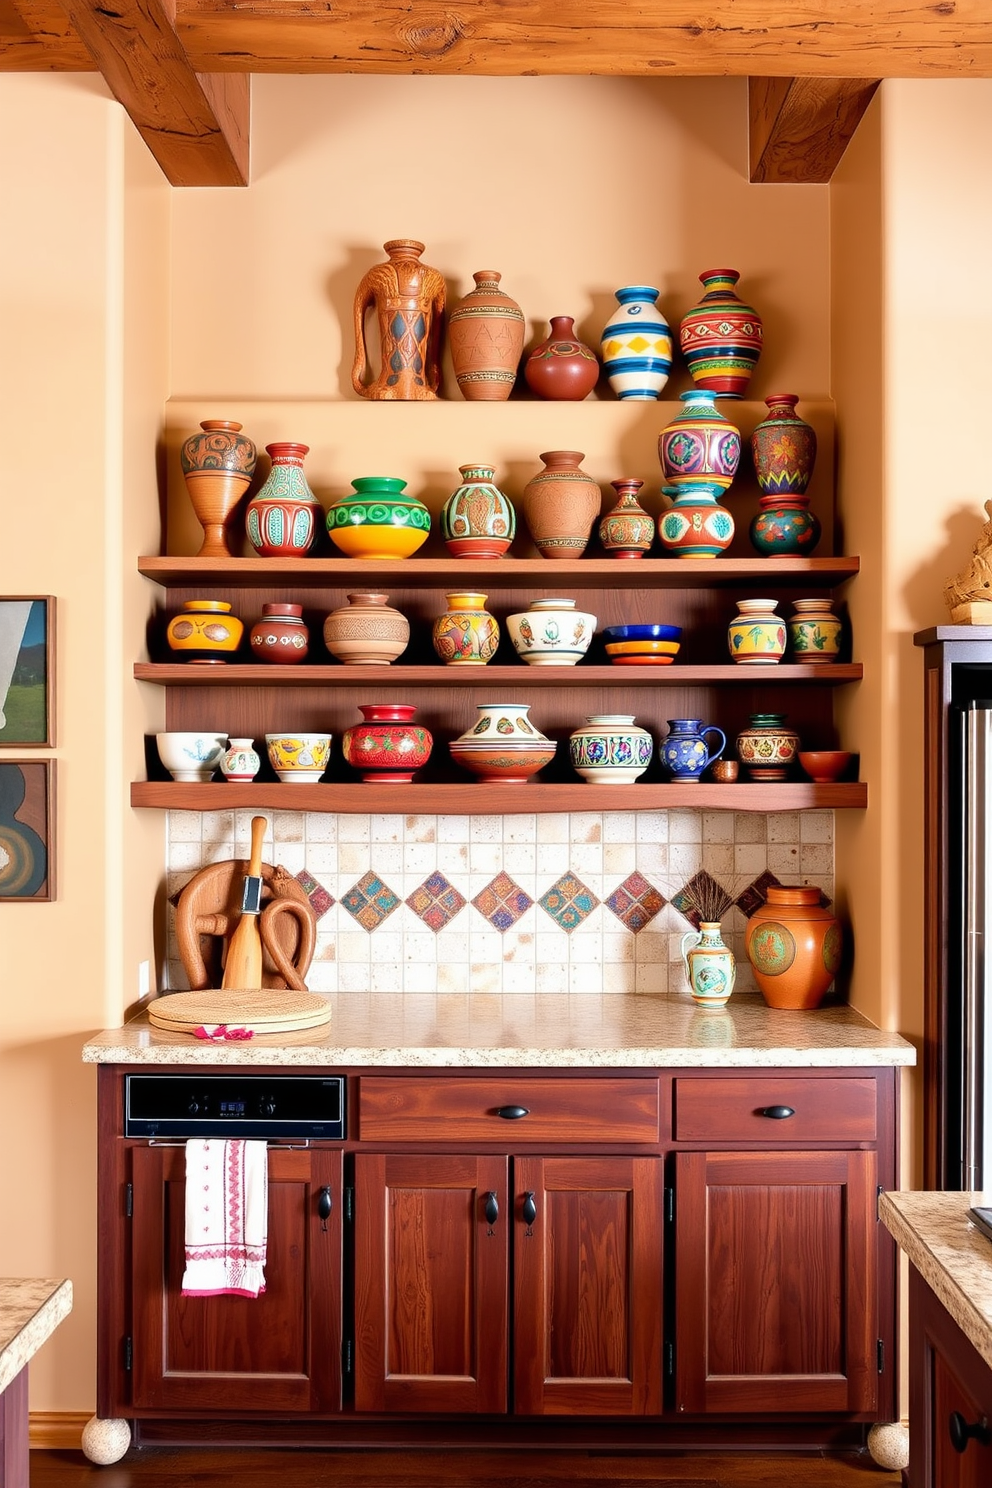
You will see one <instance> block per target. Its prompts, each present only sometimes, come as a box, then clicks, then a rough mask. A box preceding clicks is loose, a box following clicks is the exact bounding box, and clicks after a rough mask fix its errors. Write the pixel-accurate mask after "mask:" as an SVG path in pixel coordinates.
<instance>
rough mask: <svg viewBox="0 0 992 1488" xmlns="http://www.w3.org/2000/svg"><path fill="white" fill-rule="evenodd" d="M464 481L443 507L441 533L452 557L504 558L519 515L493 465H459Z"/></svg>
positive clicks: (514, 533)
mask: <svg viewBox="0 0 992 1488" xmlns="http://www.w3.org/2000/svg"><path fill="white" fill-rule="evenodd" d="M458 469H459V471H460V473H461V477H462V483H461V485H460V486H459V487H458V489H457V490H455V491H452V493H451V495H450V496H449V497H448V499H447V501H446V502H445V503H444V506H443V507H442V508H441V536H442V537H443V538H444V545H445V547H446V548H447V549H448V552H449V553H450V554H451V556H452V557H453V558H482V559H486V558H502V556H503V554H504V553H505V552H506V550H507V548H508V547H509V546H510V544H511V543H512V542H513V539H514V537H515V535H516V531H517V517H516V513H515V511H514V510H513V507H512V505H511V504H510V501H509V499H508V497H506V496H504V495H503V492H502V491H501V490H500V489H499V486H497V485H496V482H495V480H494V477H495V474H496V471H495V469H494V468H493V466H492V465H459V467H458Z"/></svg>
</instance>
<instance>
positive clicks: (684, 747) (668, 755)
mask: <svg viewBox="0 0 992 1488" xmlns="http://www.w3.org/2000/svg"><path fill="white" fill-rule="evenodd" d="M668 729H669V732H668V736H667V738H665V739H664V740H662V743H661V745H660V747H659V750H658V755H659V757H660V759H661V762H662V764H663V765H664V766H665V769H666V770H667V771H668V772H669V774H670V775H671V777H672V780H673V782H677V783H678V784H680V785H684V784H689V783H691V782H692V781H697V780H698V779H699V777H700V775H702V773H703V771H704V770H705V769H706V766H707V765H709V764H712V762H713V761H714V760H716V759H719V758H720V756H721V754H722V753H723V751H724V750H725V749H726V747H727V736H726V734H725V733H724V732H723V729H720V728H717V727H716V725H715V724H712V723H710V724H704V723H703V720H702V719H701V718H670V719H669V720H668ZM711 734H712V735H713V736H714V738H715V739H717V740H719V743H718V744H717V747H716V748H715V749H712V748H710V745H709V743H708V742H707V741H708V738H709V736H710V735H711Z"/></svg>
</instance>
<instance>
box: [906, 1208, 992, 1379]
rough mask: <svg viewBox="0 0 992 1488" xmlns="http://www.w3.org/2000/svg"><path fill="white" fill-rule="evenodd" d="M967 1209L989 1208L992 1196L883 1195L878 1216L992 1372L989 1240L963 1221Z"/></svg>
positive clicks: (991, 1244)
mask: <svg viewBox="0 0 992 1488" xmlns="http://www.w3.org/2000/svg"><path fill="white" fill-rule="evenodd" d="M973 1205H975V1206H979V1207H988V1206H990V1205H992V1193H985V1194H981V1193H884V1194H882V1196H881V1199H880V1200H879V1206H878V1212H879V1215H880V1216H881V1219H882V1221H883V1223H884V1225H885V1227H886V1229H887V1230H889V1231H890V1232H891V1233H892V1235H893V1236H894V1238H895V1239H896V1241H897V1242H898V1244H899V1246H900V1248H901V1249H902V1250H904V1251H905V1252H906V1255H907V1256H908V1257H909V1259H910V1260H911V1261H912V1263H913V1265H914V1266H915V1267H916V1269H917V1271H919V1273H920V1275H921V1276H922V1277H923V1280H924V1281H925V1282H926V1283H927V1286H929V1288H930V1290H931V1291H932V1292H933V1293H934V1294H935V1296H937V1297H938V1298H939V1299H940V1301H941V1302H942V1303H943V1304H944V1306H945V1307H946V1309H947V1311H948V1312H949V1313H950V1315H951V1317H952V1318H953V1319H954V1321H955V1322H956V1323H957V1325H958V1327H959V1328H960V1329H961V1331H962V1333H964V1335H965V1337H966V1338H968V1339H970V1340H971V1342H972V1343H973V1344H974V1345H975V1348H976V1349H977V1350H978V1352H979V1353H980V1354H981V1356H982V1358H983V1359H984V1360H985V1362H986V1364H988V1365H989V1367H990V1368H992V1241H989V1240H986V1238H985V1236H984V1235H983V1234H982V1233H981V1231H980V1230H977V1229H976V1228H975V1226H974V1225H973V1224H972V1223H971V1222H970V1220H969V1219H968V1210H969V1209H970V1208H971V1207H972V1206H973Z"/></svg>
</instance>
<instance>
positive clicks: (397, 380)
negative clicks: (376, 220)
mask: <svg viewBox="0 0 992 1488" xmlns="http://www.w3.org/2000/svg"><path fill="white" fill-rule="evenodd" d="M382 246H383V248H384V249H385V251H386V253H387V254H388V258H387V261H386V262H385V263H380V264H376V265H375V266H374V267H373V268H371V269H369V271H368V273H367V274H365V275H364V276H363V278H362V280H361V282H360V284H359V286H358V289H357V290H356V292H355V310H354V314H355V360H354V364H353V366H352V369H351V384H352V387H353V388H354V389H355V392H356V393H358V395H359V397H361V398H370V399H395V400H396V401H397V402H431V401H433V400H434V399H435V398H436V397H437V390H438V385H439V383H440V381H441V328H442V317H443V314H444V296H445V285H444V276H443V274H441V273H440V272H439V270H437V269H432V268H431V267H430V266H429V265H428V264H425V263H421V261H420V255H421V254H422V253H423V251H424V244H423V243H418V242H416V241H415V240H414V239H413V238H392V239H390V241H389V242H388V243H383V245H382ZM370 310H374V311H375V315H376V321H377V324H378V329H379V370H378V373H377V374H375V375H372V376H371V380H369V378H370V358H369V348H368V344H367V341H366V335H365V322H366V317H367V315H368V312H369V311H370Z"/></svg>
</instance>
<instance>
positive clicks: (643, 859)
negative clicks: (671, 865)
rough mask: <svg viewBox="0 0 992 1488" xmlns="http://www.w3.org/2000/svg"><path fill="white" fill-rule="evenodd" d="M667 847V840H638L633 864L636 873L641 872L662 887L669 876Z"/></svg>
mask: <svg viewBox="0 0 992 1488" xmlns="http://www.w3.org/2000/svg"><path fill="white" fill-rule="evenodd" d="M668 854H669V847H668V843H667V842H638V843H637V846H636V849H635V866H636V868H637V872H638V873H643V874H644V876H645V877H646V878H650V879H652V880H653V882H655V883H656V884H658V886H659V888H663V887H664V885H665V883H666V882H667V881H668V879H669V878H670V877H671V875H670V874H669V871H668Z"/></svg>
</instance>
